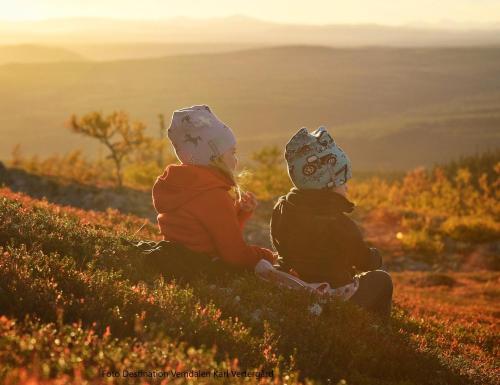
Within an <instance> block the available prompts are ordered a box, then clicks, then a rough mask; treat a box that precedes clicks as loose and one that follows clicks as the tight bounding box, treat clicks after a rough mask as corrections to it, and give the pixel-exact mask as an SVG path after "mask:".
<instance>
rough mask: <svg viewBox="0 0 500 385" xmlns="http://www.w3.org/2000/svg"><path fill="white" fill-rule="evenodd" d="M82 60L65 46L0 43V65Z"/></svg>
mask: <svg viewBox="0 0 500 385" xmlns="http://www.w3.org/2000/svg"><path fill="white" fill-rule="evenodd" d="M77 60H84V58H83V56H81V55H80V54H78V53H76V52H73V51H71V50H69V49H66V48H61V47H50V46H43V45H34V44H16V45H0V65H2V64H6V63H38V62H58V61H64V62H66V61H77Z"/></svg>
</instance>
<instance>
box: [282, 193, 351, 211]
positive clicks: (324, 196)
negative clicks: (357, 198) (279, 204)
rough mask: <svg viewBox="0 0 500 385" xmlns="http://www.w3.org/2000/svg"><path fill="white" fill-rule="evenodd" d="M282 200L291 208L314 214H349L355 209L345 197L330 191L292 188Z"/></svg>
mask: <svg viewBox="0 0 500 385" xmlns="http://www.w3.org/2000/svg"><path fill="white" fill-rule="evenodd" d="M282 199H283V200H286V202H287V203H288V204H290V205H291V206H295V207H297V208H302V209H309V210H311V212H313V213H316V214H321V213H330V212H332V211H336V212H339V211H340V212H344V213H350V212H352V211H353V210H354V207H355V205H354V203H353V202H351V201H350V200H348V199H347V198H346V197H344V196H343V195H341V194H339V193H337V192H335V191H330V190H316V189H310V190H308V189H298V188H296V187H293V188H292V189H291V190H290V192H289V193H288V194H286V195H284V196H283V197H282Z"/></svg>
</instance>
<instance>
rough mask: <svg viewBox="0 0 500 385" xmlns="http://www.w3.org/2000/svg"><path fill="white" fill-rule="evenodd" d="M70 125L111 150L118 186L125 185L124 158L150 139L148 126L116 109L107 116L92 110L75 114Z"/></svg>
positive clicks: (76, 131)
mask: <svg viewBox="0 0 500 385" xmlns="http://www.w3.org/2000/svg"><path fill="white" fill-rule="evenodd" d="M68 126H69V128H70V129H71V130H72V131H73V132H75V133H78V134H82V135H85V136H88V137H91V138H95V139H98V140H99V141H100V142H101V143H102V144H104V145H105V146H106V148H107V149H108V150H109V152H110V154H109V155H108V156H107V157H106V158H107V159H112V160H113V162H114V163H115V169H116V170H115V171H116V184H117V186H118V187H122V185H123V176H122V166H123V161H124V159H126V157H127V156H128V155H130V154H131V153H133V152H134V151H135V150H137V149H139V148H140V147H141V145H144V143H145V142H147V141H148V140H149V138H148V137H147V136H145V135H144V130H145V129H146V126H145V125H144V124H143V123H141V122H133V123H131V122H130V121H129V117H128V115H127V114H126V113H125V112H123V111H114V112H112V113H111V114H110V115H108V116H106V117H104V116H103V115H102V113H101V112H91V113H88V114H86V115H84V116H82V117H81V118H79V117H77V116H76V115H75V114H73V115H72V116H71V118H70V119H69V121H68Z"/></svg>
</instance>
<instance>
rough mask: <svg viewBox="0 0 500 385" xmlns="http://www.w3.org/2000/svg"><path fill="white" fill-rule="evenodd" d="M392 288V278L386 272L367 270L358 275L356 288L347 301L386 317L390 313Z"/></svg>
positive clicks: (388, 316)
mask: <svg viewBox="0 0 500 385" xmlns="http://www.w3.org/2000/svg"><path fill="white" fill-rule="evenodd" d="M392 290H393V287H392V278H391V276H390V275H389V274H388V273H387V272H385V271H384V270H373V271H367V272H364V273H362V274H360V275H359V287H358V290H357V291H356V293H354V295H353V296H352V297H351V298H350V299H349V301H351V302H352V303H355V304H357V305H358V306H361V307H362V308H364V309H366V310H368V311H370V312H373V313H376V314H378V315H380V316H382V317H383V318H385V319H387V318H390V315H391V309H392Z"/></svg>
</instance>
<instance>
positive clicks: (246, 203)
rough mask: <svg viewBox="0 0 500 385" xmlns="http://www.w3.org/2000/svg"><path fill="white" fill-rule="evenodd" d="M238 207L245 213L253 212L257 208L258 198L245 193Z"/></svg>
mask: <svg viewBox="0 0 500 385" xmlns="http://www.w3.org/2000/svg"><path fill="white" fill-rule="evenodd" d="M238 206H239V208H240V209H241V210H243V211H248V212H253V211H255V209H256V207H257V198H255V195H254V194H253V193H251V192H248V191H247V192H244V193H242V194H241V199H240V201H239V202H238Z"/></svg>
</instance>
